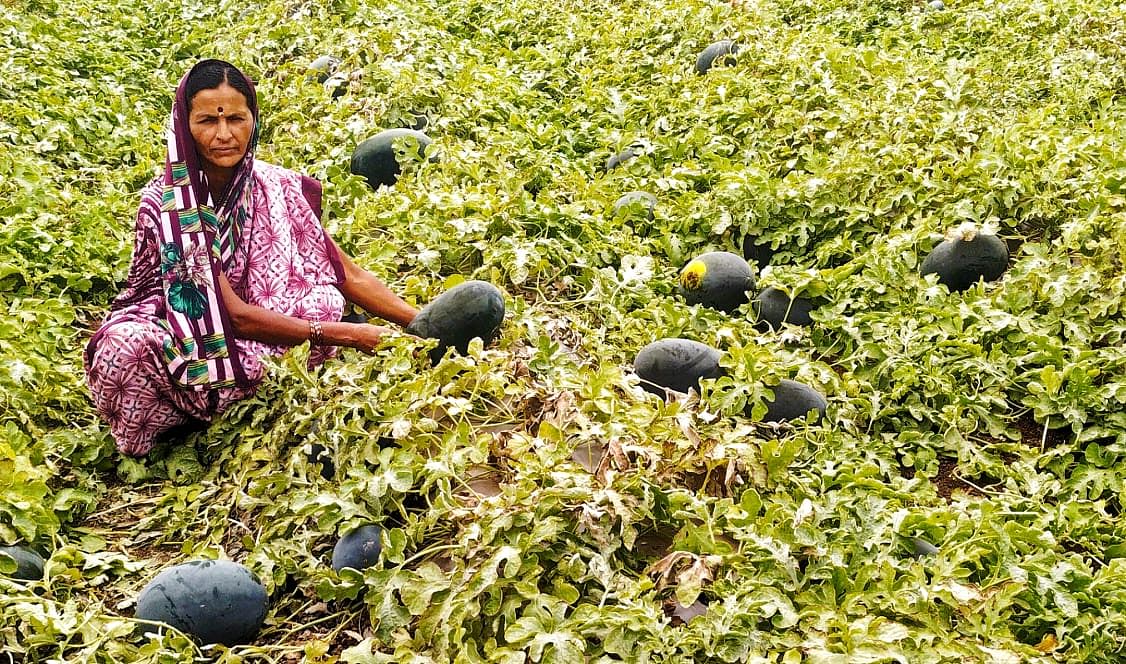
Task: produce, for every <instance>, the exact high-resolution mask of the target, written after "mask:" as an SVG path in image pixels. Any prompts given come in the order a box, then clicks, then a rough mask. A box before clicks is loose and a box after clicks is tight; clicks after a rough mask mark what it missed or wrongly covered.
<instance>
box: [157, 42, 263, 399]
mask: <svg viewBox="0 0 1126 664" xmlns="http://www.w3.org/2000/svg"><path fill="white" fill-rule="evenodd" d="M209 62H215V61H213V60H204V61H201V62H199V63H197V64H196V65H195V67H193V68H192V71H194V70H195V68H196V67H199V66H201V65H204V64H207V63H209ZM220 62H222V61H220ZM222 64H224V65H228V63H225V62H224V63H222ZM228 66H231V67H232V69H234V67H233V66H232V65H228ZM235 71H238V70H237V69H235ZM240 74H241V72H240ZM190 75H191V71H189V72H188V73H187V74H185V75H184V77H183V78H182V79H180V85H179V86H178V87H177V89H176V100H175V102H174V103H173V104H172V117H171V121H170V123H169V126H168V133H167V138H168V156H167V158H166V160H165V164H164V178H163V185H164V186H163V192H162V201H161V207H160V223H159V232H158V236H159V240H160V271H161V275H162V277H163V278H162V282H163V285H164V298H165V312H166V314H165V319H164V321H163V324H164V326H165V327H166V328H167V329H168V331H169V332H171V334H172V338H171V339H170V340H169V341H167V342H166V343H165V345H164V359H165V361H166V362H167V364H168V371H169V374H170V375H171V376H172V379H173V381H174V382H175V383H177V384H179V385H181V386H183V387H186V388H190V389H196V390H207V389H212V388H217V387H231V386H236V385H237V386H240V387H245V386H248V385H249V384H250V381H249V380H248V379H247V376H246V373H245V371H243V367H242V363H241V362H240V360H239V357H238V352H237V348H236V346H235V344H234V343H233V339H234V337H233V335H232V332H231V330H232V327H231V322H230V318H229V317H228V315H227V309H226V307H225V306H224V305H223V298H222V297H221V295H220V293H219V287H218V284H219V273H220V272H221V271H222V270H223V269H225V268H227V267H229V265H230V262H231V259H232V257H233V256H234V252H235V251H237V250H238V247H239V240H240V238H241V235H242V229H243V227H244V225H245V224H246V222H247V220H248V219H249V218H250V216H251V214H252V213H253V188H254V148H255V147H256V145H257V143H258V102H257V99H256V98H255V96H254V94H253V93H254V87H253V83H251V81H250V79H249V78H247V77H245V76H243V78H246V82H247V84H248V85H250V86H251V87H250V90H251V98H250V100H249V106H250V111H251V114H252V115H253V116H254V133H253V135H252V137H251V139H250V144H249V145H248V146H247V150H246V155H245V156H244V157H243V158H242V161H241V162H239V164H238V166H236V170H235V174H234V176H233V177H232V178H231V182H230V184H229V185H228V188H227V191H226V192H225V194H224V195H223V197H222V199H221V200H220V201H219V205H218V209H216V204H215V202H214V201H212V200H211V195H210V193H209V190H208V188H207V184H206V176H205V175H204V173H203V170H202V168H201V166H200V159H199V155H198V153H197V152H196V146H195V140H194V139H193V138H192V133H191V129H190V126H189V123H188V99H187V92H186V89H187V81H188V77H189V76H190Z"/></svg>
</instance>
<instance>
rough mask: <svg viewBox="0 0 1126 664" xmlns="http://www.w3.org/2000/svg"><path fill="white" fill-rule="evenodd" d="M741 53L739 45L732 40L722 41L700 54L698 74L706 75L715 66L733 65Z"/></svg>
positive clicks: (697, 62)
mask: <svg viewBox="0 0 1126 664" xmlns="http://www.w3.org/2000/svg"><path fill="white" fill-rule="evenodd" d="M738 53H739V45H738V44H736V43H735V42H733V41H731V40H730V39H721V40H720V41H717V42H715V43H713V44H708V47H707V48H705V49H704V50H703V51H701V52H700V55H699V57H697V58H696V73H697V74H701V75H703V74H706V73H708V70H709V69H711V68H712V67H713V66H715V65H733V64H735V56H736V54H738Z"/></svg>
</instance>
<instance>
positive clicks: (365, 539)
mask: <svg viewBox="0 0 1126 664" xmlns="http://www.w3.org/2000/svg"><path fill="white" fill-rule="evenodd" d="M381 550H382V545H381V543H380V529H379V527H378V526H374V525H368V526H362V527H360V528H357V529H355V530H353V531H351V532H349V533H348V534H346V535H344V536H343V537H341V538H340V539H339V540H338V541H337V543H336V546H335V547H334V548H333V551H332V568H333V569H334V570H336V571H337V572H340V571H341V570H343V569H345V568H352V569H355V570H358V571H362V570H364V569H366V568H368V567H371V566H373V565H375V564H376V563H377V562H378V561H379V554H380V551H381ZM268 603H269V602H268V597H267V595H266V589H265V587H264V586H263V585H262V582H261V581H259V580H258V577H257V576H255V574H254V572H252V571H250V569H249V568H247V567H246V566H244V565H240V564H239V563H235V562H231V561H229V560H192V561H189V562H186V563H181V564H179V565H174V566H172V567H169V568H168V569H166V570H164V571H162V572H160V573H159V574H157V575H156V576H155V577H154V578H153V580H152V581H150V582H149V583H148V585H146V586H145V587H144V588H143V589H142V590H141V593H140V594H139V595H138V596H137V609H136V618H137V619H138V620H140V621H143V622H144V623H146V624H151V625H152V626H153V629H155V630H160V629H162V628H163V627H162V626H163V625H168V626H171V627H174V628H175V629H177V630H179V631H181V632H183V633H184V634H187V635H189V636H191V637H192V638H194V639H195V640H197V641H198V642H200V643H203V644H211V643H221V644H223V645H225V646H228V647H230V646H235V645H241V644H245V643H250V642H251V641H253V640H254V639H255V637H256V636H257V635H258V632H259V630H261V628H262V623H263V621H264V620H265V619H266V609H267V606H268Z"/></svg>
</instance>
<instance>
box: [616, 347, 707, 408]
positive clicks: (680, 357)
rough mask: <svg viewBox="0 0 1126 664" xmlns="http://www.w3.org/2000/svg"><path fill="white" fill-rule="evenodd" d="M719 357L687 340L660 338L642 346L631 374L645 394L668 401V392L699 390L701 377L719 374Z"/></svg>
mask: <svg viewBox="0 0 1126 664" xmlns="http://www.w3.org/2000/svg"><path fill="white" fill-rule="evenodd" d="M721 356H722V353H720V352H719V351H718V350H716V349H715V348H712V347H711V346H709V345H707V344H703V343H700V342H699V341H692V340H691V339H660V340H658V341H654V342H653V343H651V344H649V345H648V346H645V347H644V348H642V349H641V350H640V351H638V353H637V357H636V358H635V359H634V361H633V371H634V373H636V374H637V377H638V378H640V379H641V386H642V387H643V388H645V390H646V391H647V392H652V393H653V394H656V395H657V396H662V397H665V398H668V397H670V396H671V394H670V391H672V392H684V393H686V392H688V391H689V390H697V391H699V389H700V381H701V380H702V379H704V378H718V377H719V376H721V375H723V370H722V368H720V366H719V358H720V357H721Z"/></svg>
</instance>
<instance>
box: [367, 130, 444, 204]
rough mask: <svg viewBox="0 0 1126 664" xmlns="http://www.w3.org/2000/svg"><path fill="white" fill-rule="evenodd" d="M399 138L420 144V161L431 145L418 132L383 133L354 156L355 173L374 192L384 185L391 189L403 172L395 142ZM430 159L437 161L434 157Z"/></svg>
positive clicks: (418, 152) (394, 131)
mask: <svg viewBox="0 0 1126 664" xmlns="http://www.w3.org/2000/svg"><path fill="white" fill-rule="evenodd" d="M399 138H407V139H414V140H415V141H416V142H417V146H416V147H417V152H416V154H417V155H418V156H419V158H420V159H421V158H422V155H423V154H424V153H425V150H426V146H428V145H430V142H431V141H430V138H429V137H427V136H426V134H424V133H422V132H420V131H415V130H414V129H404V128H400V129H388V130H386V131H381V132H379V133H378V134H376V135H375V136H372V137H371V138H369V139H367V140H366V141H364V142H363V143H360V144H359V145H357V146H356V150H355V152H353V153H352V163H351V166H350V170H351V172H352V173H354V174H355V175H361V176H363V177H364V178H365V179H366V180H367V182H368V185H369V186H371V188H372V189H378V188H379V187H380V186H383V185H386V186H388V187H390V186H392V185H394V184H395V182H397V181H398V179H399V173H400V172H401V169H400V167H399V162H398V161H397V160H396V159H395V139H399ZM406 142H409V141H406ZM408 149H410V148H408ZM430 160H431V161H437V159H436V158H434V157H431V158H430Z"/></svg>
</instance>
